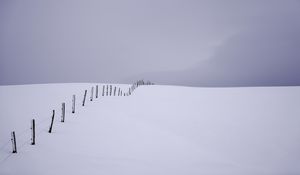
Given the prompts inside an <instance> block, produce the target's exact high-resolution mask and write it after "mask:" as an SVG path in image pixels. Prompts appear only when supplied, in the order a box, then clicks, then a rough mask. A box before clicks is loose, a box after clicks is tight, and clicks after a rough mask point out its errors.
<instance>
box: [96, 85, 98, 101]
mask: <svg viewBox="0 0 300 175" xmlns="http://www.w3.org/2000/svg"><path fill="white" fill-rule="evenodd" d="M96 98H98V85H96Z"/></svg>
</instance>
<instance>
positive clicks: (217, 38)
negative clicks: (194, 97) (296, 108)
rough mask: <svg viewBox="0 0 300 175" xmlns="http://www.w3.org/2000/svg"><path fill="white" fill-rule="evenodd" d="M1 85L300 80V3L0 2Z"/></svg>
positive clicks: (293, 0)
mask: <svg viewBox="0 0 300 175" xmlns="http://www.w3.org/2000/svg"><path fill="white" fill-rule="evenodd" d="M0 26H1V28H0V84H1V85H5V84H28V83H64V82H122V83H124V82H127V83H130V82H132V81H134V80H135V79H139V78H145V79H150V80H152V81H153V82H158V83H161V84H179V85H192V86H260V85H300V78H299V76H298V75H300V69H298V67H299V66H300V57H299V56H300V51H299V50H300V49H299V46H300V1H299V0H273V1H269V0H245V1H240V0H228V1H221V0H219V1H214V0H207V1H200V0H147V1H146V0H119V1H117V0H109V1H100V0H47V1H46V0H26V1H23V0H1V1H0Z"/></svg>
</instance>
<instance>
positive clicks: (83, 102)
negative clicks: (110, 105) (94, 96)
mask: <svg viewBox="0 0 300 175" xmlns="http://www.w3.org/2000/svg"><path fill="white" fill-rule="evenodd" d="M86 93H87V90H85V91H84V97H83V101H82V106H84V104H85V98H86Z"/></svg>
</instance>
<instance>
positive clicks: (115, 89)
mask: <svg viewBox="0 0 300 175" xmlns="http://www.w3.org/2000/svg"><path fill="white" fill-rule="evenodd" d="M116 91H117V87H116V86H115V88H114V96H116Z"/></svg>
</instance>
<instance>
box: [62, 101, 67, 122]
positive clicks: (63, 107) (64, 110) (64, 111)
mask: <svg viewBox="0 0 300 175" xmlns="http://www.w3.org/2000/svg"><path fill="white" fill-rule="evenodd" d="M65 116H66V104H65V103H62V104H61V122H65Z"/></svg>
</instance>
